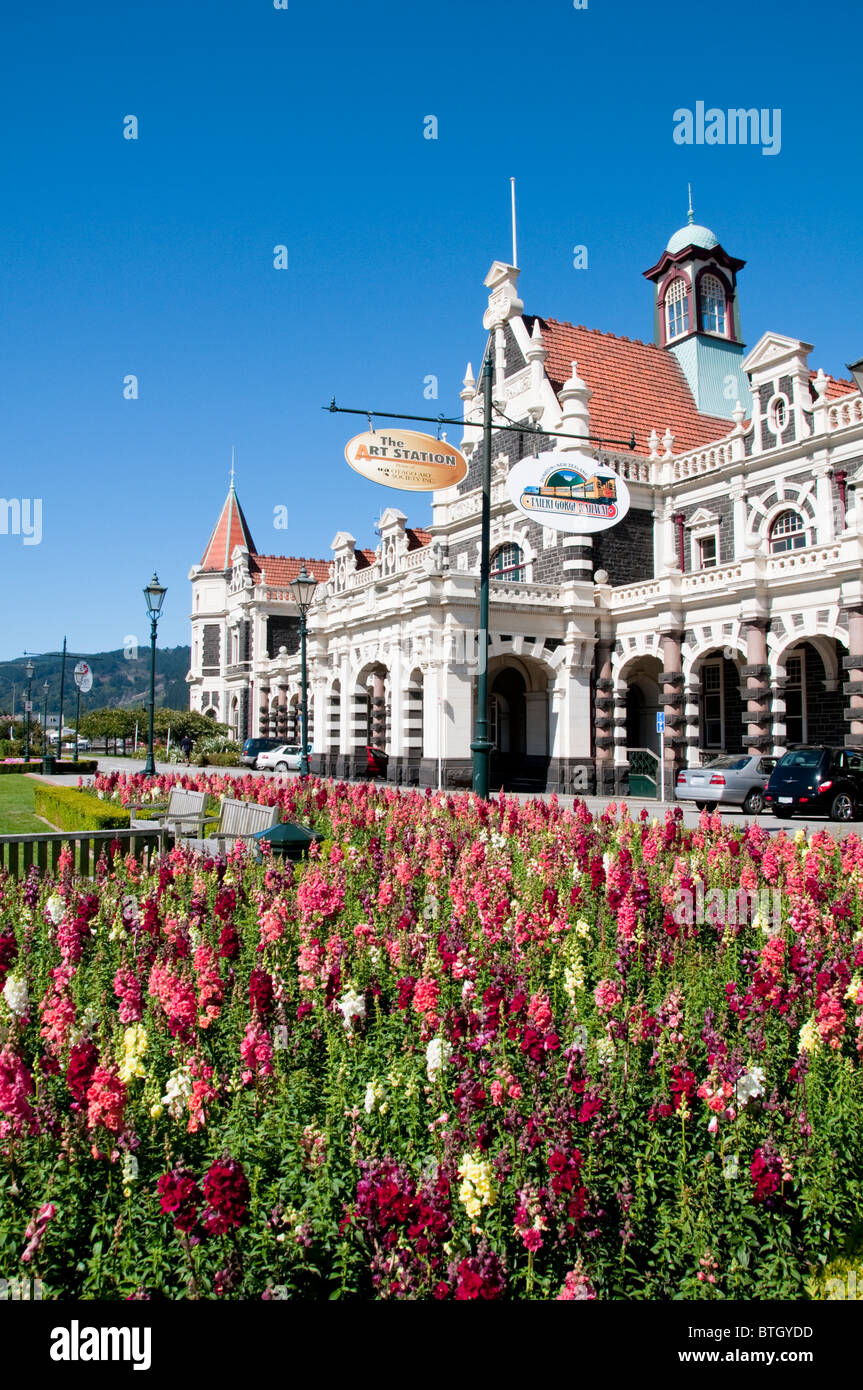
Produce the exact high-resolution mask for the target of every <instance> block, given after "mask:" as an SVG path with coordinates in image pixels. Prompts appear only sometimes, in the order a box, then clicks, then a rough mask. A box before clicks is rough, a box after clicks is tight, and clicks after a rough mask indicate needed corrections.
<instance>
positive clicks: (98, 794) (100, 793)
mask: <svg viewBox="0 0 863 1390" xmlns="http://www.w3.org/2000/svg"><path fill="white" fill-rule="evenodd" d="M96 795H97V796H98V798H99V800H100V801H104V800H105V793H104V792H97V793H96Z"/></svg>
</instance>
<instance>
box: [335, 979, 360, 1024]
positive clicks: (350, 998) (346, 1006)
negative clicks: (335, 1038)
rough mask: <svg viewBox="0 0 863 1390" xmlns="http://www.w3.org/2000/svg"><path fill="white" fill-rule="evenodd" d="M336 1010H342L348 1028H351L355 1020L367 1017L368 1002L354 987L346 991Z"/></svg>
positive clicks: (343, 1019)
mask: <svg viewBox="0 0 863 1390" xmlns="http://www.w3.org/2000/svg"><path fill="white" fill-rule="evenodd" d="M336 1008H337V1009H339V1010H340V1012H341V1015H342V1021H343V1023H344V1025H345V1027H346V1028H350V1026H351V1023H352V1021H353V1020H354V1019H355V1018H360V1019H362V1018H365V1016H366V1001H365V999H364V998H363V996H362V995H361V994H357V991H356V990H355V989H354V988H353V986H349V987H348V988H347V989H346V990H345V992H344V994H343V995H342V997H341V999H340V1000H339V1001H338V1003H337V1004H336Z"/></svg>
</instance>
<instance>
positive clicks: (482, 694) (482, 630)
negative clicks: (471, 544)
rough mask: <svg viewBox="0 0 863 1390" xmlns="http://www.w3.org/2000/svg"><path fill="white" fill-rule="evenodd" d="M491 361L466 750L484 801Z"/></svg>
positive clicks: (485, 390) (486, 378)
mask: <svg viewBox="0 0 863 1390" xmlns="http://www.w3.org/2000/svg"><path fill="white" fill-rule="evenodd" d="M491 391H492V358H491V353H490V352H489V353H487V355H486V359H485V362H484V363H483V367H482V400H483V417H482V514H481V522H480V558H479V646H478V649H477V662H478V669H477V681H476V720H475V723H474V728H475V734H474V740H473V743H472V744H471V746H470V751H471V752H472V753H473V789H474V791H475V793H476V795H477V796H479V797H482V799H483V801H487V800H488V778H489V761H490V758H491V749H492V745H491V741H490V740H489V736H488V572H489V564H490V558H489V551H490V545H489V535H490V530H491V412H492V395H491Z"/></svg>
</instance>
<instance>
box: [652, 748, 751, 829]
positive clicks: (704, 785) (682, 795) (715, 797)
mask: <svg viewBox="0 0 863 1390" xmlns="http://www.w3.org/2000/svg"><path fill="white" fill-rule="evenodd" d="M775 766H776V759H775V758H764V757H762V756H761V754H760V753H738V754H735V753H724V754H723V755H722V756H721V757H719V758H714V759H713V761H712V762H709V763H706V764H705V765H704V767H685V768H682V769H681V771H680V772H678V774H677V783H676V785H675V788H674V795H675V798H676V800H677V801H694V802H695V804H696V806H697V807H698V809H699V811H704V810H705V809H706V808H707V807H708V806H717V805H718V806H742V807H743V810H744V811H745V812H746V814H747V815H749V816H756V815H757V814H758V812H759V811H763V809H764V798H765V789H766V787H767V783H768V781H769V779H770V775H771V773H772V772H773V769H774V768H775Z"/></svg>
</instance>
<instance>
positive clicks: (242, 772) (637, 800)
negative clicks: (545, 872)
mask: <svg viewBox="0 0 863 1390" xmlns="http://www.w3.org/2000/svg"><path fill="white" fill-rule="evenodd" d="M95 757H96V759H97V762H98V764H99V771H100V772H103V773H104V772H141V771H143V767H144V764H143V761H142V760H141V759H140V758H115V757H101V756H100V755H99V754H96V755H95ZM60 766H61V767H62V763H61V764H60ZM156 771H157V772H158V773H177V772H186V771H189V772H190V773H194V772H215V773H218V774H219V775H220V776H224V777H229V778H234V777H246V776H247V775H248V774H249V773H250V772H251V773H252V775H253V776H255V777H272V778H276V779H277V780H279V779H284V780H286V781H289V780H291V779H292V778H295V777H298V776H299V773H297V772H254V771H253V769H251V768H247V767H211V768H197V767H190V768H188V769H187V768H186V765H185V763H156ZM28 775H29V776H30V777H34V778H38V780H39V781H45V782H51V783H53V784H54V785H55V786H56V785H57V784H59V785H60V786H67V787H77V786H78V785H79V783H81V782H82V781H83V784H84V785H85V786H88V785H89V784H90V783H91V782H92V780H93V778H92V776H85V777H83V778H82V777H80V776H79V775H78V773H73V774H69V773H57V774H55V775H54V776H53V777H43V776H42V774H41V773H38V772H31V773H29V774H28ZM508 795H509V796H510V797H515V798H516V800H519V801H522V800H529V799H530V798H529V797H527V796H525V795H524V793H521V792H510V793H508ZM557 799H558V802H559V803H560V805H561V806H571V805H572V803H573V802H574V801H575V800H576V798H575V797H574V796H558V798H557ZM612 800H614V798H613V797H599V796H587V797H585V798H584V801H585V803H586V805H587V807H588V809H589V810H590V811H591V812H593V813H594V814H596V815H600V814H601V813H602V812H603V811H604V810H605V808H606V806H608V805H609V803H610V802H611V801H612ZM675 804H677V805H681V804H682V806H683V822H684V825H686V826H689V827H692V828H694V827H695V826H697V825H698V822H699V820H700V818H701V817H700V812H698V811H696V809H695V806H694V805H693V803H692V802H691V801H684V802H682V803H680V802H678V803H674V802H668V801H656V800H647V799H645V798H642V797H627V798H626V805H627V806H628V807H629V813H630V815H631V816H632V817H633V818H636V819H637V818H638V817H639V816H640V815H641V812H642V810H646V811H647V814H648V816H649V817H650V819H651V820H652V819H653V817H654V816H658V817H659V818H660V820H663V819H664V818H665V813H666V811H667V810H668V809H669V807H670V806H673V805H675ZM722 816H723V819H727V820H729V821H730V822H731V823H732V824H733V825H740V826H743V825H746V824H747V823H749V822H750V821H755V822H756V824H758V825H760V826H763V828H764V829H765V830H767V831H770V832H771V833H773V834H777V833H778V832H779V831H781V830H783V829H784V830H788V831H790V832H791V833H794V832H795V831H797V830H799V829H801V828H803V829H806V830H810V831H812V830H829V831H830V832H831V834H833V835H839V836H841V835H843V834H844V833H845V832H846V829H847V830H849V831H850V830H853V831H855V832H856V833H857V834H859V835H863V823H861V822H859V821H857V822H854V823H853V824H851V825H849V826H847V827H845V826H839V825H836V824H835V823H833V822H831V821H829V820H825V819H823V818H822V819H816V818H809V819H807V818H805V817H803V816H795V817H794V819H793V820H790V821H788V820H782V821H779V820H777V819H776V817H775V816H773V815H769V814H767V815H764V814H763V815H760V816H745V815H744V814H743V812H742V811H739V810H736V809H735V808H734V807H728V808H726V809H724V810H723V812H722Z"/></svg>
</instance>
